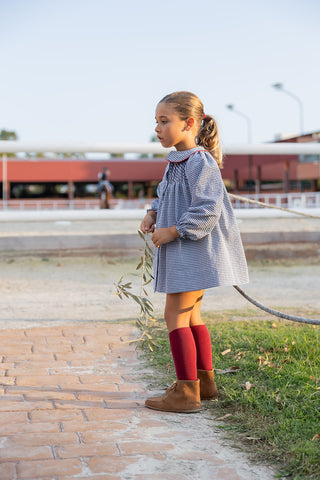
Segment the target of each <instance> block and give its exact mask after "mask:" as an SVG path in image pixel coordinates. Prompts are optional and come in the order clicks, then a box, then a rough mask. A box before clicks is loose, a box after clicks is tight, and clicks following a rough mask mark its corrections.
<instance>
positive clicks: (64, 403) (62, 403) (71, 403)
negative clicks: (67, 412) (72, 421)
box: [54, 400, 105, 409]
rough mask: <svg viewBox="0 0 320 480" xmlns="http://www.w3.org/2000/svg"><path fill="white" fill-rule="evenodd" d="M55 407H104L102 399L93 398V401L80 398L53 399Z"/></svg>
mask: <svg viewBox="0 0 320 480" xmlns="http://www.w3.org/2000/svg"><path fill="white" fill-rule="evenodd" d="M54 405H55V408H57V409H69V408H71V409H74V408H80V409H82V408H105V404H104V402H103V400H100V401H99V400H95V401H94V402H88V401H80V400H54Z"/></svg>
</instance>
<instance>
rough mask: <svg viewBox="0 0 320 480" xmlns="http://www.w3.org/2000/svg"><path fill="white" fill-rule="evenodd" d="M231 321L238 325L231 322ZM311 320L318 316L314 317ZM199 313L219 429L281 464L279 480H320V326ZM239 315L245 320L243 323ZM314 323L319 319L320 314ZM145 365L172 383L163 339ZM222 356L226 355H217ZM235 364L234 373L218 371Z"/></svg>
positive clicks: (159, 336) (256, 453)
mask: <svg viewBox="0 0 320 480" xmlns="http://www.w3.org/2000/svg"><path fill="white" fill-rule="evenodd" d="M230 315H231V317H236V318H237V320H234V321H231V320H232V318H231V320H230ZM315 315H316V314H315ZM221 317H222V315H221V313H212V314H207V315H204V319H205V321H206V324H207V326H208V328H209V330H210V333H211V338H212V347H213V362H214V366H215V369H216V381H217V384H218V388H219V399H218V400H217V401H211V402H207V403H206V406H207V408H208V409H209V410H210V411H211V412H212V414H213V415H214V416H216V417H217V418H220V417H225V418H224V419H223V420H222V423H221V429H222V430H225V431H226V434H228V435H230V434H231V435H232V436H233V438H234V440H235V441H236V442H237V444H238V446H239V444H240V445H241V446H243V447H244V448H246V450H247V451H250V452H251V453H253V454H254V456H255V458H256V459H257V460H260V461H261V460H263V461H267V462H270V463H273V464H278V465H281V466H280V467H279V469H278V470H279V476H281V477H283V476H285V477H288V478H291V479H294V480H302V479H303V480H306V479H310V480H311V479H312V480H319V479H320V356H319V353H320V328H319V327H318V326H312V325H302V324H295V323H291V322H285V321H278V320H277V319H273V320H267V321H266V320H259V321H255V320H254V318H256V317H254V313H253V312H252V311H251V310H248V311H247V313H246V319H243V317H242V312H231V314H230V312H224V315H223V318H222V319H221ZM241 317H242V318H241ZM317 318H319V317H317ZM156 340H157V343H158V345H159V347H158V348H156V350H155V352H154V353H152V354H151V353H148V354H147V355H148V363H149V364H150V363H151V365H152V366H153V367H154V369H155V370H156V371H157V372H158V373H159V374H160V382H161V385H159V377H158V379H157V380H158V382H157V384H156V385H155V383H153V386H157V387H165V386H166V385H168V384H170V382H171V381H173V380H174V379H175V374H174V367H173V362H172V358H171V353H170V347H169V342H168V335H167V332H166V330H165V329H163V330H161V331H160V332H159V333H158V334H157V338H156ZM222 352H227V353H224V355H222ZM230 367H238V368H237V369H236V370H235V373H223V371H225V370H227V369H229V368H230Z"/></svg>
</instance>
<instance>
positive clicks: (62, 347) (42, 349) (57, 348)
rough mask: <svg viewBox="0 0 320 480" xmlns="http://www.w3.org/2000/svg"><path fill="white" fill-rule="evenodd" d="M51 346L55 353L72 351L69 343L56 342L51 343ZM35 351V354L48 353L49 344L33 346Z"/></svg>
mask: <svg viewBox="0 0 320 480" xmlns="http://www.w3.org/2000/svg"><path fill="white" fill-rule="evenodd" d="M49 348H50V350H51V351H52V352H54V353H58V352H59V353H64V352H72V348H71V345H68V344H62V343H61V344H60V343H55V344H52V345H50V347H49ZM33 352H34V353H35V354H37V353H46V352H48V345H34V346H33Z"/></svg>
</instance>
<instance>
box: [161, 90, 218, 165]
mask: <svg viewBox="0 0 320 480" xmlns="http://www.w3.org/2000/svg"><path fill="white" fill-rule="evenodd" d="M159 103H169V104H170V105H172V106H173V108H174V110H175V111H176V112H177V113H178V114H179V116H180V118H181V120H187V118H190V117H192V118H194V119H195V121H196V124H197V126H198V133H197V137H196V143H197V145H199V146H200V147H204V148H205V149H206V150H208V151H209V152H210V153H211V155H212V156H213V158H214V159H215V160H216V162H217V164H218V165H219V167H220V168H222V166H223V165H222V163H223V155H222V149H221V145H220V140H219V131H218V125H217V123H216V121H215V119H214V118H213V117H212V116H211V115H207V114H204V110H203V104H202V102H201V100H200V99H199V98H198V97H197V96H196V95H195V94H194V93H191V92H174V93H170V94H169V95H166V96H165V97H163V98H162V100H160V102H159Z"/></svg>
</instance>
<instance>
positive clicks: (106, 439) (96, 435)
mask: <svg viewBox="0 0 320 480" xmlns="http://www.w3.org/2000/svg"><path fill="white" fill-rule="evenodd" d="M123 430H124V428H123V426H122V425H119V427H118V428H115V429H114V430H111V429H109V428H108V429H106V430H104V431H99V432H95V431H93V432H92V431H85V432H84V431H83V432H81V436H82V439H83V441H84V443H93V444H99V443H110V442H111V441H112V440H113V435H114V432H115V431H123Z"/></svg>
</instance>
